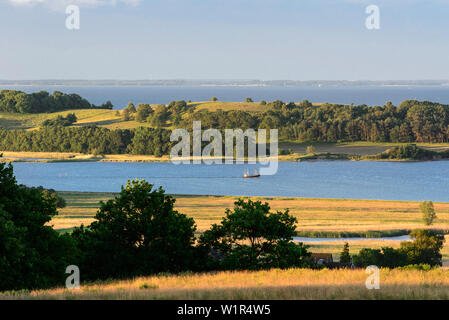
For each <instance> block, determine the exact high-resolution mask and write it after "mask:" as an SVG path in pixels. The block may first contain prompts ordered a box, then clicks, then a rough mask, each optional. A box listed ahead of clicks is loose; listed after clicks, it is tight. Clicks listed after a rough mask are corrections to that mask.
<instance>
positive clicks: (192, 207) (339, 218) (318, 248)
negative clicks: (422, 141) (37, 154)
mask: <svg viewBox="0 0 449 320" xmlns="http://www.w3.org/2000/svg"><path fill="white" fill-rule="evenodd" d="M59 194H60V195H61V196H62V197H64V198H65V199H66V201H67V207H65V208H63V209H60V211H59V215H58V216H56V217H54V218H53V220H52V221H51V222H50V224H51V225H53V227H54V228H55V229H57V230H61V231H69V230H70V229H71V228H73V227H75V226H79V225H81V224H84V225H88V224H90V223H91V222H92V221H93V218H94V216H95V213H96V211H97V209H98V207H99V204H98V203H99V201H101V200H102V201H106V200H108V199H111V198H113V197H114V193H96V192H59ZM175 197H176V203H175V207H176V209H177V210H178V211H179V212H182V213H184V214H186V215H188V216H189V217H192V218H193V219H194V220H195V222H196V224H197V227H198V233H202V232H204V231H205V230H207V229H209V227H210V226H211V225H212V224H213V223H219V222H220V221H221V219H222V217H223V216H224V212H225V210H226V208H232V207H233V203H234V201H236V200H237V198H238V197H231V196H186V195H184V196H183V195H177V196H175ZM251 199H253V200H261V201H262V202H265V201H266V202H268V203H269V204H270V206H271V208H272V210H273V211H274V210H284V209H286V208H288V209H289V210H290V213H291V214H292V215H294V216H295V217H296V218H297V219H298V227H297V230H298V231H323V232H324V231H335V232H339V231H346V232H347V231H349V232H355V233H357V232H366V231H373V230H374V231H391V230H410V229H416V228H425V226H424V224H423V222H422V214H421V212H420V210H419V202H407V201H381V200H339V199H307V198H266V197H260V198H258V197H251ZM434 206H435V210H436V213H437V216H438V220H437V221H436V222H435V223H434V224H433V225H432V228H438V229H447V228H448V226H449V203H434ZM349 243H350V252H351V254H355V253H358V251H359V250H360V249H362V248H368V247H369V248H381V247H384V246H390V247H395V248H396V247H399V245H400V242H399V241H387V240H378V239H369V240H361V241H355V240H351V241H349ZM307 244H308V245H310V246H311V247H310V251H312V252H317V253H318V252H319V253H332V254H334V257H335V258H336V259H337V260H338V257H339V254H340V252H341V250H342V247H343V244H344V242H343V241H332V242H331V241H329V242H320V243H307ZM443 260H444V264H445V265H449V238H448V237H447V242H446V244H445V247H444V249H443Z"/></svg>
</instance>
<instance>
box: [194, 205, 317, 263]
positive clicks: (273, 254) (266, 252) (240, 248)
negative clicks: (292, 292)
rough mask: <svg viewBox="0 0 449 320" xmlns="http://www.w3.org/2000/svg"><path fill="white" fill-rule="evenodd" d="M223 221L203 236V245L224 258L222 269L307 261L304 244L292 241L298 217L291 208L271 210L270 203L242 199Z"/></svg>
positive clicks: (220, 261) (227, 213)
mask: <svg viewBox="0 0 449 320" xmlns="http://www.w3.org/2000/svg"><path fill="white" fill-rule="evenodd" d="M225 214H226V216H225V217H224V218H223V219H222V222H221V224H219V225H217V224H214V225H212V227H211V229H210V230H207V231H206V232H205V233H204V234H203V235H202V236H201V237H200V245H201V246H203V247H206V248H207V249H208V250H210V251H211V252H213V253H215V254H217V255H218V256H220V257H221V258H220V259H218V260H219V261H218V267H219V268H222V269H231V270H235V269H252V270H256V269H266V268H289V267H299V266H304V265H306V264H307V262H306V257H307V256H308V255H309V254H308V252H307V247H306V246H304V245H303V244H302V243H299V244H296V243H294V242H292V241H291V240H292V238H293V236H294V235H295V229H296V223H297V220H296V218H295V217H293V216H291V215H290V214H289V211H288V210H286V211H284V212H280V211H278V212H276V213H272V212H270V206H269V205H268V203H264V204H262V202H260V201H256V202H253V201H252V200H248V201H245V200H242V199H239V200H238V201H236V202H235V203H234V210H232V211H231V210H230V209H227V210H226V212H225Z"/></svg>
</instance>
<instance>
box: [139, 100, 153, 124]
mask: <svg viewBox="0 0 449 320" xmlns="http://www.w3.org/2000/svg"><path fill="white" fill-rule="evenodd" d="M152 113H153V109H152V108H151V106H150V105H149V104H145V103H140V104H139V105H138V106H137V112H136V121H137V122H145V121H147V118H148V117H149V116H150V115H151V114H152Z"/></svg>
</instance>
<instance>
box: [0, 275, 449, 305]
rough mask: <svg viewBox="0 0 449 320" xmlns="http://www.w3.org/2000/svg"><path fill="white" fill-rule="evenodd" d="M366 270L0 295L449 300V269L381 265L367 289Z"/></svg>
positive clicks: (181, 278) (157, 280) (177, 278)
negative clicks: (376, 284) (374, 283)
mask: <svg viewBox="0 0 449 320" xmlns="http://www.w3.org/2000/svg"><path fill="white" fill-rule="evenodd" d="M367 276H368V275H367V274H366V273H365V270H343V269H342V270H335V269H334V270H328V269H323V270H311V269H288V270H279V269H273V270H268V271H257V272H249V271H241V272H217V273H204V274H184V275H174V276H170V275H161V276H153V277H144V278H136V279H132V280H124V281H109V282H103V283H100V282H99V283H94V284H86V285H82V287H81V289H80V290H74V291H69V290H66V289H64V288H56V289H50V290H38V291H32V292H16V293H14V294H11V293H9V294H8V293H4V294H0V299H201V300H209V299H244V300H245V299H249V300H250V299H275V300H290V299H294V300H297V299H449V270H448V268H439V269H433V270H430V271H418V270H388V269H381V270H380V289H379V290H368V289H366V287H365V281H366V279H367Z"/></svg>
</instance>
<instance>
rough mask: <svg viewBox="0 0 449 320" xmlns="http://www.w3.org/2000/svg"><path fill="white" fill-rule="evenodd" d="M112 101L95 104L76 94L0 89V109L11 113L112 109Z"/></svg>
mask: <svg viewBox="0 0 449 320" xmlns="http://www.w3.org/2000/svg"><path fill="white" fill-rule="evenodd" d="M112 107H113V106H112V103H111V102H110V101H107V102H106V103H104V104H102V105H101V106H95V105H93V104H91V103H90V102H89V101H87V100H86V99H84V98H82V97H81V96H79V95H78V94H75V93H72V94H65V93H62V92H60V91H54V92H53V93H52V94H51V95H50V94H49V93H48V92H47V91H39V92H33V93H29V94H28V93H25V92H23V91H18V90H0V111H1V112H11V113H44V112H58V111H64V110H71V109H91V108H99V109H112Z"/></svg>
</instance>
